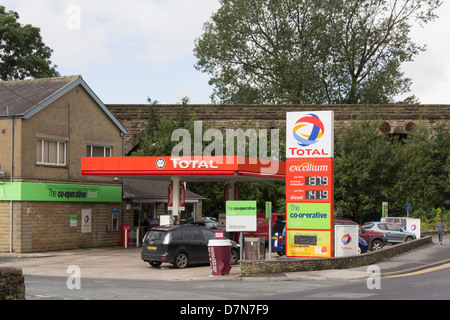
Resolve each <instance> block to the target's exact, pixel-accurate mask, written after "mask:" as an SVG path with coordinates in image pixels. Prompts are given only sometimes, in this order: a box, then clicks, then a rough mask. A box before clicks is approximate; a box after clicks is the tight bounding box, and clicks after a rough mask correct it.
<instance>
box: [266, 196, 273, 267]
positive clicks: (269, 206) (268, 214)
mask: <svg viewBox="0 0 450 320" xmlns="http://www.w3.org/2000/svg"><path fill="white" fill-rule="evenodd" d="M266 219H268V221H269V237H268V239H269V260H272V202H266Z"/></svg>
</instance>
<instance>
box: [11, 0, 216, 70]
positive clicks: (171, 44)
mask: <svg viewBox="0 0 450 320" xmlns="http://www.w3.org/2000/svg"><path fill="white" fill-rule="evenodd" d="M4 2H5V5H6V6H7V9H9V10H14V11H17V12H19V14H20V20H21V22H22V23H24V24H25V23H30V24H32V25H34V26H38V27H40V28H41V35H42V36H43V38H44V42H45V43H46V44H47V45H48V46H49V47H50V48H52V49H53V50H54V54H53V60H54V62H55V63H57V64H58V65H60V66H61V65H66V66H68V65H71V66H72V65H74V66H79V67H82V66H85V65H89V64H97V63H108V64H111V63H117V62H118V59H119V60H121V61H120V62H119V63H124V61H123V60H126V59H138V60H139V61H140V62H141V63H152V62H164V61H169V60H171V59H181V58H182V57H183V55H185V54H187V53H189V54H192V49H193V46H194V39H195V38H196V37H199V36H200V35H201V31H202V29H201V28H202V26H203V23H204V22H205V21H206V20H207V19H208V18H209V16H210V14H211V13H212V12H213V11H215V10H216V9H217V8H218V2H217V1H211V0H183V1H180V0H165V1H161V0H128V1H123V0H112V1H105V0H103V1H91V0H90V1H88V0H63V1H56V0H39V1H30V0H19V1H17V0H15V1H8V0H7V1H4ZM74 7H75V8H79V11H80V16H79V20H80V23H79V26H80V28H79V29H78V28H75V29H74V28H69V27H68V25H67V24H68V22H69V23H71V22H73V19H74V15H77V12H76V11H75V12H74V11H69V12H68V9H70V8H74Z"/></svg>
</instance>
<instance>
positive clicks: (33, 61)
mask: <svg viewBox="0 0 450 320" xmlns="http://www.w3.org/2000/svg"><path fill="white" fill-rule="evenodd" d="M18 19H19V14H18V13H17V12H14V11H9V12H7V11H6V9H5V7H3V6H0V79H1V80H22V79H25V78H27V77H32V78H44V77H54V76H59V74H58V72H57V71H56V66H51V63H52V62H51V61H50V57H51V54H52V52H53V51H52V50H51V49H50V48H49V47H47V46H46V45H45V44H44V42H43V41H42V37H41V35H40V29H39V28H36V27H33V26H31V25H29V24H27V25H21V24H20V23H19V22H18Z"/></svg>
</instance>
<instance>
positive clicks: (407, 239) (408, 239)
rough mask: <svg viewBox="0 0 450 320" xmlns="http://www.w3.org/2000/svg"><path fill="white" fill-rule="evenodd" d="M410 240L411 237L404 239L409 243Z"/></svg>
mask: <svg viewBox="0 0 450 320" xmlns="http://www.w3.org/2000/svg"><path fill="white" fill-rule="evenodd" d="M412 239H413V238H412V237H406V239H405V241H411V240H412Z"/></svg>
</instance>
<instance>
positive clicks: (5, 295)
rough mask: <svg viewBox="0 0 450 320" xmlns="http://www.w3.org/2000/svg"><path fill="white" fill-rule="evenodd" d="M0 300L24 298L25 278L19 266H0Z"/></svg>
mask: <svg viewBox="0 0 450 320" xmlns="http://www.w3.org/2000/svg"><path fill="white" fill-rule="evenodd" d="M0 300H25V280H24V277H23V274H22V269H21V268H19V267H0Z"/></svg>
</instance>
